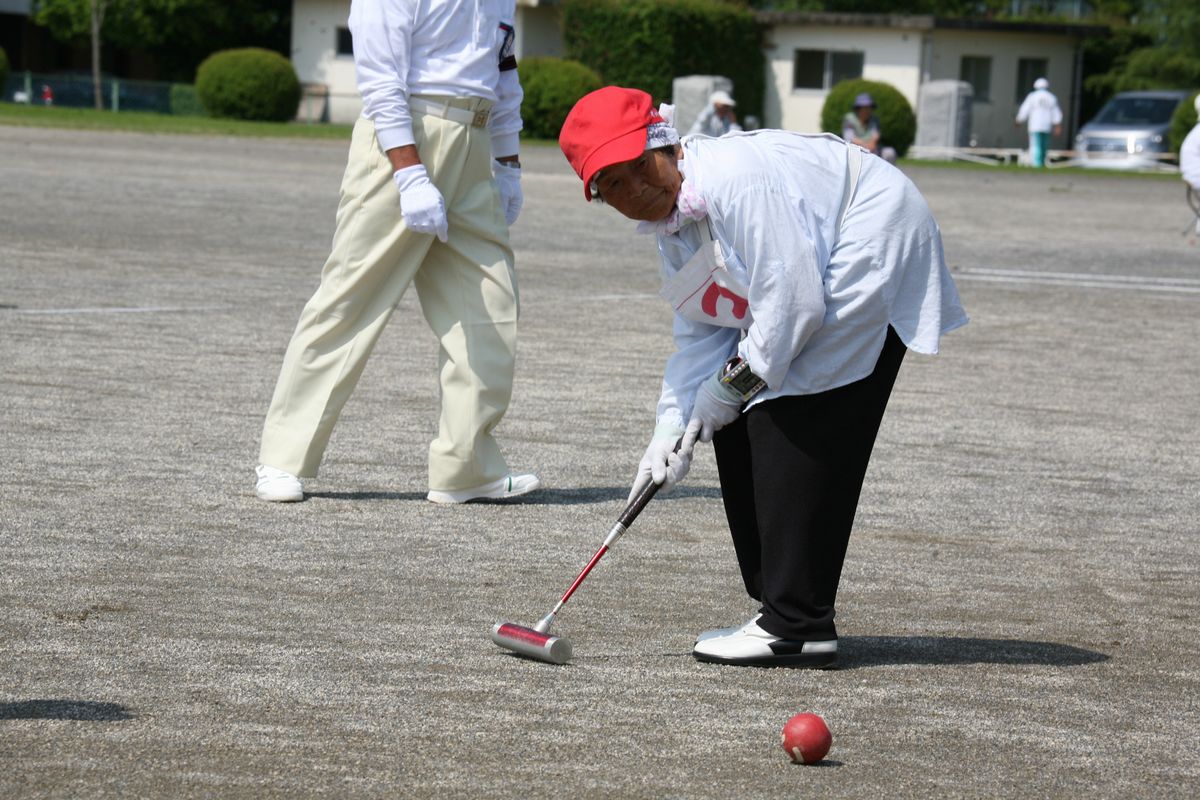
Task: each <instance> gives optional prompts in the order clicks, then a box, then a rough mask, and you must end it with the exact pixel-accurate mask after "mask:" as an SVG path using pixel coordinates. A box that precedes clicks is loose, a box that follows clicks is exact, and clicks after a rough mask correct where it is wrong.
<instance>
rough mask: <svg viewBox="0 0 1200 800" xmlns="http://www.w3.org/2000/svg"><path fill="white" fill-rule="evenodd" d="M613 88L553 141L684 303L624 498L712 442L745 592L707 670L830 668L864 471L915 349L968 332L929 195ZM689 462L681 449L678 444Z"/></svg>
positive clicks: (805, 139) (883, 168) (809, 145)
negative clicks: (718, 666)
mask: <svg viewBox="0 0 1200 800" xmlns="http://www.w3.org/2000/svg"><path fill="white" fill-rule="evenodd" d="M670 114H671V109H670V107H669V106H663V107H662V108H661V109H656V108H655V107H654V105H653V104H652V102H651V99H650V96H649V95H647V94H645V93H644V92H641V91H638V90H635V89H624V88H620V87H616V86H610V87H606V88H604V89H600V90H598V91H595V92H592V93H591V94H589V95H587V96H585V97H584V98H583V99H581V100H580V101H579V102H578V103H577V104H576V105H575V107H574V109H572V111H571V113H570V115H569V116H568V117H567V120H566V122H565V124H564V125H563V128H562V133H561V135H560V137H559V144H560V145H561V147H562V150H563V153H564V154H565V155H566V157H567V160H568V161H569V162H570V163H571V166H572V167H573V168H574V169H575V172H576V173H577V174H578V175H579V177H580V178H582V179H583V194H584V197H585V199H587V200H589V201H590V200H595V199H602V200H603V201H604V202H605V203H607V204H608V205H610V206H612V207H613V208H615V209H616V210H617V211H619V212H621V213H622V214H624V215H625V216H627V217H629V218H631V219H635V220H639V221H641V222H642V223H643V224H642V225H641V226H639V227H640V228H641V229H643V230H647V231H652V232H654V233H655V234H657V238H658V251H659V255H660V257H661V262H662V264H661V266H662V280H663V283H662V291H661V294H662V296H663V298H664V299H665V300H666V301H667V302H669V303H670V304H671V306H672V307H673V308H674V310H675V322H674V335H675V344H676V350H675V352H674V353H673V354H671V356H670V357H669V358H668V359H667V363H666V369H665V372H664V375H663V384H662V394H661V396H660V398H659V402H658V412H657V420H656V425H655V431H654V435H653V437H652V439H651V442H650V444H649V446H648V447H647V449H646V453H645V455H644V456H643V458H642V461H641V463H640V465H639V468H638V475H637V478H636V479H635V483H634V486H633V491H634V492H637V491H639V490H640V489H641V488H642V487H643V486H645V484H646V482H648V481H651V480H653V481H655V482H659V483H663V484H664V487H663V488H664V490H666V489H669V488H670V486H671V485H673V484H675V483H676V482H678V481H679V480H681V479H682V478H683V477H684V475H685V474H686V473H687V470H688V467H689V466H690V463H691V457H692V450H693V446H694V445H695V443H696V441H697V440H699V441H701V442H709V441H711V442H712V443H713V447H714V449H715V454H716V460H717V468H718V471H719V474H720V481H721V493H722V496H723V499H724V504H725V514H726V517H727V518H728V521H729V529H730V532H731V534H732V537H733V545H734V552H735V553H736V555H737V560H738V564H739V566H740V568H741V573H742V579H743V581H744V582H745V586H746V591H747V592H748V593H749V594H750V596H751V597H752V598H754V599H755V600H756V601H758V603H759V604H760V607H759V610H758V613H757V614H755V615H754V616H753V617H751V618H750V619H749V620H748V621H746V622H744V623H742V624H736V625H733V626H732V627H728V628H721V629H717V630H710V631H705V632H703V633H701V634H700V635H699V636H698V638H697V640H696V644H695V647H694V649H693V655H694V656H695V657H696V658H698V659H700V660H702V661H711V662H718V663H724V664H736V665H757V666H776V665H787V666H804V667H828V666H831V665H833V664H835V663H836V659H837V630H836V628H835V625H834V601H835V598H836V595H837V588H838V582H839V580H840V576H841V571H842V561H843V559H844V557H845V555H846V548H847V544H848V541H849V537H850V529H851V526H852V524H853V521H854V514H855V510H856V508H857V505H858V496H859V491H860V489H861V487H862V483H863V476H864V474H865V473H866V469H867V463H868V461H869V459H870V456H871V450H872V448H873V446H874V442H875V435H876V432H877V431H878V429H879V424H880V420H881V419H882V417H883V412H884V408H885V407H886V406H887V401H888V397H889V395H890V394H891V391H892V384H893V383H894V381H895V380H896V375H897V372H898V370H899V369H900V362H901V360H902V359H903V357H904V354H905V352H906V351H907V350H915V351H917V352H918V353H926V354H933V353H936V352H937V350H938V341H939V337H940V336H941V335H942V334H943V333H945V332H947V331H950V330H952V329H954V328H957V327H959V326H961V325H964V324H965V323H966V322H967V317H966V314H965V313H964V312H963V309H962V306H961V305H960V303H959V299H958V292H957V290H956V289H955V286H954V282H953V281H952V280H951V278H950V274H949V272H948V270H947V269H946V264H945V262H944V260H943V256H942V242H941V236H940V234H939V232H938V227H937V224H936V223H935V222H934V220H933V217H932V215H931V214H930V212H929V208H928V206H927V205H926V204H925V201H924V199H923V198H922V197H921V195H920V193H919V192H918V191H917V189H916V187H915V186H913V184H912V183H911V182H910V181H909V180H908V179H907V178H906V177H905V176H904V175H903V174H902V173H901V172H899V171H898V170H897V169H895V168H894V167H892V166H891V165H889V164H887V163H886V162H885V161H883V160H882V159H880V158H878V157H876V156H873V155H871V154H870V153H867V152H865V151H864V150H862V149H861V148H859V147H857V146H854V145H848V144H847V143H846V142H844V141H843V140H841V139H839V138H837V137H836V136H832V135H828V134H821V135H802V134H797V133H789V132H785V131H775V130H760V131H754V132H752V133H731V134H727V135H726V136H723V137H721V138H719V139H712V138H707V137H703V136H696V137H687V138H685V139H684V140H683V141H682V142H681V141H680V139H679V136H678V134H677V133H676V131H675V130H674V128H672V127H671V125H670ZM677 442H678V443H679V449H678V452H674V450H675V447H676V443H677Z"/></svg>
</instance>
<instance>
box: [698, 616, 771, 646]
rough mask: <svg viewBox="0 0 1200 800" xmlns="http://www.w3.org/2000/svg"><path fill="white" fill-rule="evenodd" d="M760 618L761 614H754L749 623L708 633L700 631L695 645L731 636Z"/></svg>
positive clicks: (716, 629) (714, 629) (715, 629)
mask: <svg viewBox="0 0 1200 800" xmlns="http://www.w3.org/2000/svg"><path fill="white" fill-rule="evenodd" d="M761 618H762V614H755V615H754V616H753V617H751V618H750V621H749V622H743V623H742V624H741V625H730V626H729V627H728V628H713V629H712V630H710V631H701V632H700V635H699V636H697V637H696V644H699V643H700V642H707V641H708V640H709V639H716V638H717V637H719V636H732V635H733V634H735V633H737V632H738V631H740V630H741V629H742V628H744V627H746V626H747V625H752V624H754V623H755V622H758V621H759V620H760V619H761Z"/></svg>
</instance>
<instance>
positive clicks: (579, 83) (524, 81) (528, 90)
mask: <svg viewBox="0 0 1200 800" xmlns="http://www.w3.org/2000/svg"><path fill="white" fill-rule="evenodd" d="M517 72H518V73H519V74H520V76H521V88H522V89H523V90H524V91H525V99H524V101H522V103H521V119H522V120H523V121H524V123H525V129H524V131H522V133H523V134H524V135H525V136H528V137H531V138H534V139H557V138H558V132H559V131H561V130H562V126H563V122H564V121H566V119H567V114H568V113H570V111H571V108H572V106H574V105H575V102H576V101H577V100H579V98H581V97H583V96H584V95H585V94H587V93H588V92H592V91H595V90H596V89H599V88H600V87H601V86H603V85H604V84H603V83H601V81H600V76H599V75H597V74H596V73H595V72H593V71H592V70H590V69H588V68H587V67H585V66H584V65H583V64H580V63H579V62H578V61H571V60H569V59H563V58H553V57H550V56H540V57H534V58H526V59H524V60H522V61H521V63H520V64H519V65H518V66H517Z"/></svg>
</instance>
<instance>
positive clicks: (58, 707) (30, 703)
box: [0, 700, 133, 722]
mask: <svg viewBox="0 0 1200 800" xmlns="http://www.w3.org/2000/svg"><path fill="white" fill-rule="evenodd" d="M4 719H69V720H80V721H86V722H120V721H122V720H127V719H133V714H131V713H129V709H127V708H125V706H123V705H121V704H120V703H95V702H92V701H90V700H18V701H16V702H14V703H0V720H4Z"/></svg>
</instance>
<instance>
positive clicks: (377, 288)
mask: <svg viewBox="0 0 1200 800" xmlns="http://www.w3.org/2000/svg"><path fill="white" fill-rule="evenodd" d="M514 16H515V0H353V2H352V3H351V6H350V20H349V26H350V31H351V34H352V36H353V41H354V63H355V68H356V73H357V77H358V88H359V91H360V92H361V94H362V99H363V115H362V117H361V118H360V119H359V120H358V122H357V123H356V124H355V126H354V133H353V136H352V141H351V144H350V154H349V158H348V163H347V166H346V172H345V175H344V177H343V179H342V187H341V198H340V202H339V205H338V211H337V222H336V228H335V232H334V236H333V247H332V251H331V253H330V255H329V258H328V260H327V261H326V262H325V267H324V270H323V271H322V274H321V282H320V286H319V287H318V288H317V290H316V293H315V294H314V295H313V296H312V299H310V300H309V301H308V304H307V305H306V306H305V307H304V310H303V312H302V313H301V315H300V321H299V323H298V324H297V326H296V329H295V332H294V333H293V334H292V339H291V342H290V344H289V345H288V348H287V352H286V354H285V356H284V359H283V367H282V369H281V371H280V374H279V380H278V382H277V384H276V387H275V392H274V396H273V398H272V400H271V405H270V408H269V410H268V411H267V417H266V421H265V423H264V426H263V434H262V444H261V448H260V454H259V461H260V464H259V466H258V469H257V473H258V482H257V486H256V490H257V494H258V496H259V497H260V498H262V499H264V500H269V501H295V500H301V499H303V497H304V490H303V485H302V483H301V479H302V478H310V477H315V476H316V474H317V470H318V467H319V465H320V462H321V459H322V456H323V455H324V452H325V448H326V446H327V444H328V442H329V437H330V435H331V434H332V432H333V428H334V425H335V424H336V423H337V420H338V416H339V414H340V413H341V411H342V408H343V406H344V405H345V403H346V401H347V400H348V399H349V397H350V395H351V393H352V392H353V391H354V387H355V385H356V384H357V382H358V379H359V377H360V376H361V375H362V372H363V369H364V367H365V366H366V362H367V358H368V356H369V355H370V353H371V350H372V348H373V347H374V345H375V343H376V341H377V340H378V338H379V335H380V333H381V332H382V331H383V328H384V326H385V325H386V324H387V321H388V319H389V318H390V316H391V314H392V312H393V311H394V310H395V307H396V305H397V303H399V302H400V299H401V297H402V296H403V295H404V293H405V291H407V289H408V287H409V285H414V286H415V287H416V290H417V297H418V299H419V301H420V304H421V311H422V313H423V314H424V316H425V319H426V321H427V322H428V324H429V326H430V328H431V329H432V330H433V333H434V334H435V335H436V336H437V338H438V341H439V343H440V352H439V365H438V378H439V383H440V389H441V411H440V421H439V429H438V435H437V438H436V439H434V440H433V442H432V444H431V445H430V447H429V476H428V480H429V493H428V498H429V499H430V500H431V501H434V502H438V503H461V502H466V501H470V500H496V499H507V498H511V497H517V496H520V495H523V494H525V493H528V492H530V491H533V490H534V489H537V488H538V487H539V485H540V481H539V480H538V478H537V476H536V475H532V474H524V473H518V472H513V471H512V470H510V469H509V467H508V465H507V463H506V461H505V459H504V456H503V455H502V453H501V451H500V447H499V444H498V443H497V442H496V439H495V437H494V429H495V427H496V426H497V425H498V424H499V422H500V420H501V418H502V417H503V416H504V413H505V411H506V410H507V408H508V404H509V400H510V397H511V395H512V378H513V369H514V364H515V357H516V335H517V315H518V301H517V285H516V274H515V272H514V268H513V253H512V249H511V248H510V247H509V241H508V226H510V225H512V224H513V223H514V222H515V221H516V219H517V215H518V214H519V213H520V210H521V204H522V199H523V198H522V193H521V180H520V176H521V172H520V161H519V158H518V133H519V131H520V130H521V113H520V106H521V100H522V92H521V85H520V82H519V80H518V78H517V70H516V66H517V65H516V59H515V57H514V56H513V42H514V35H515V34H514V28H513V23H514Z"/></svg>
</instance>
